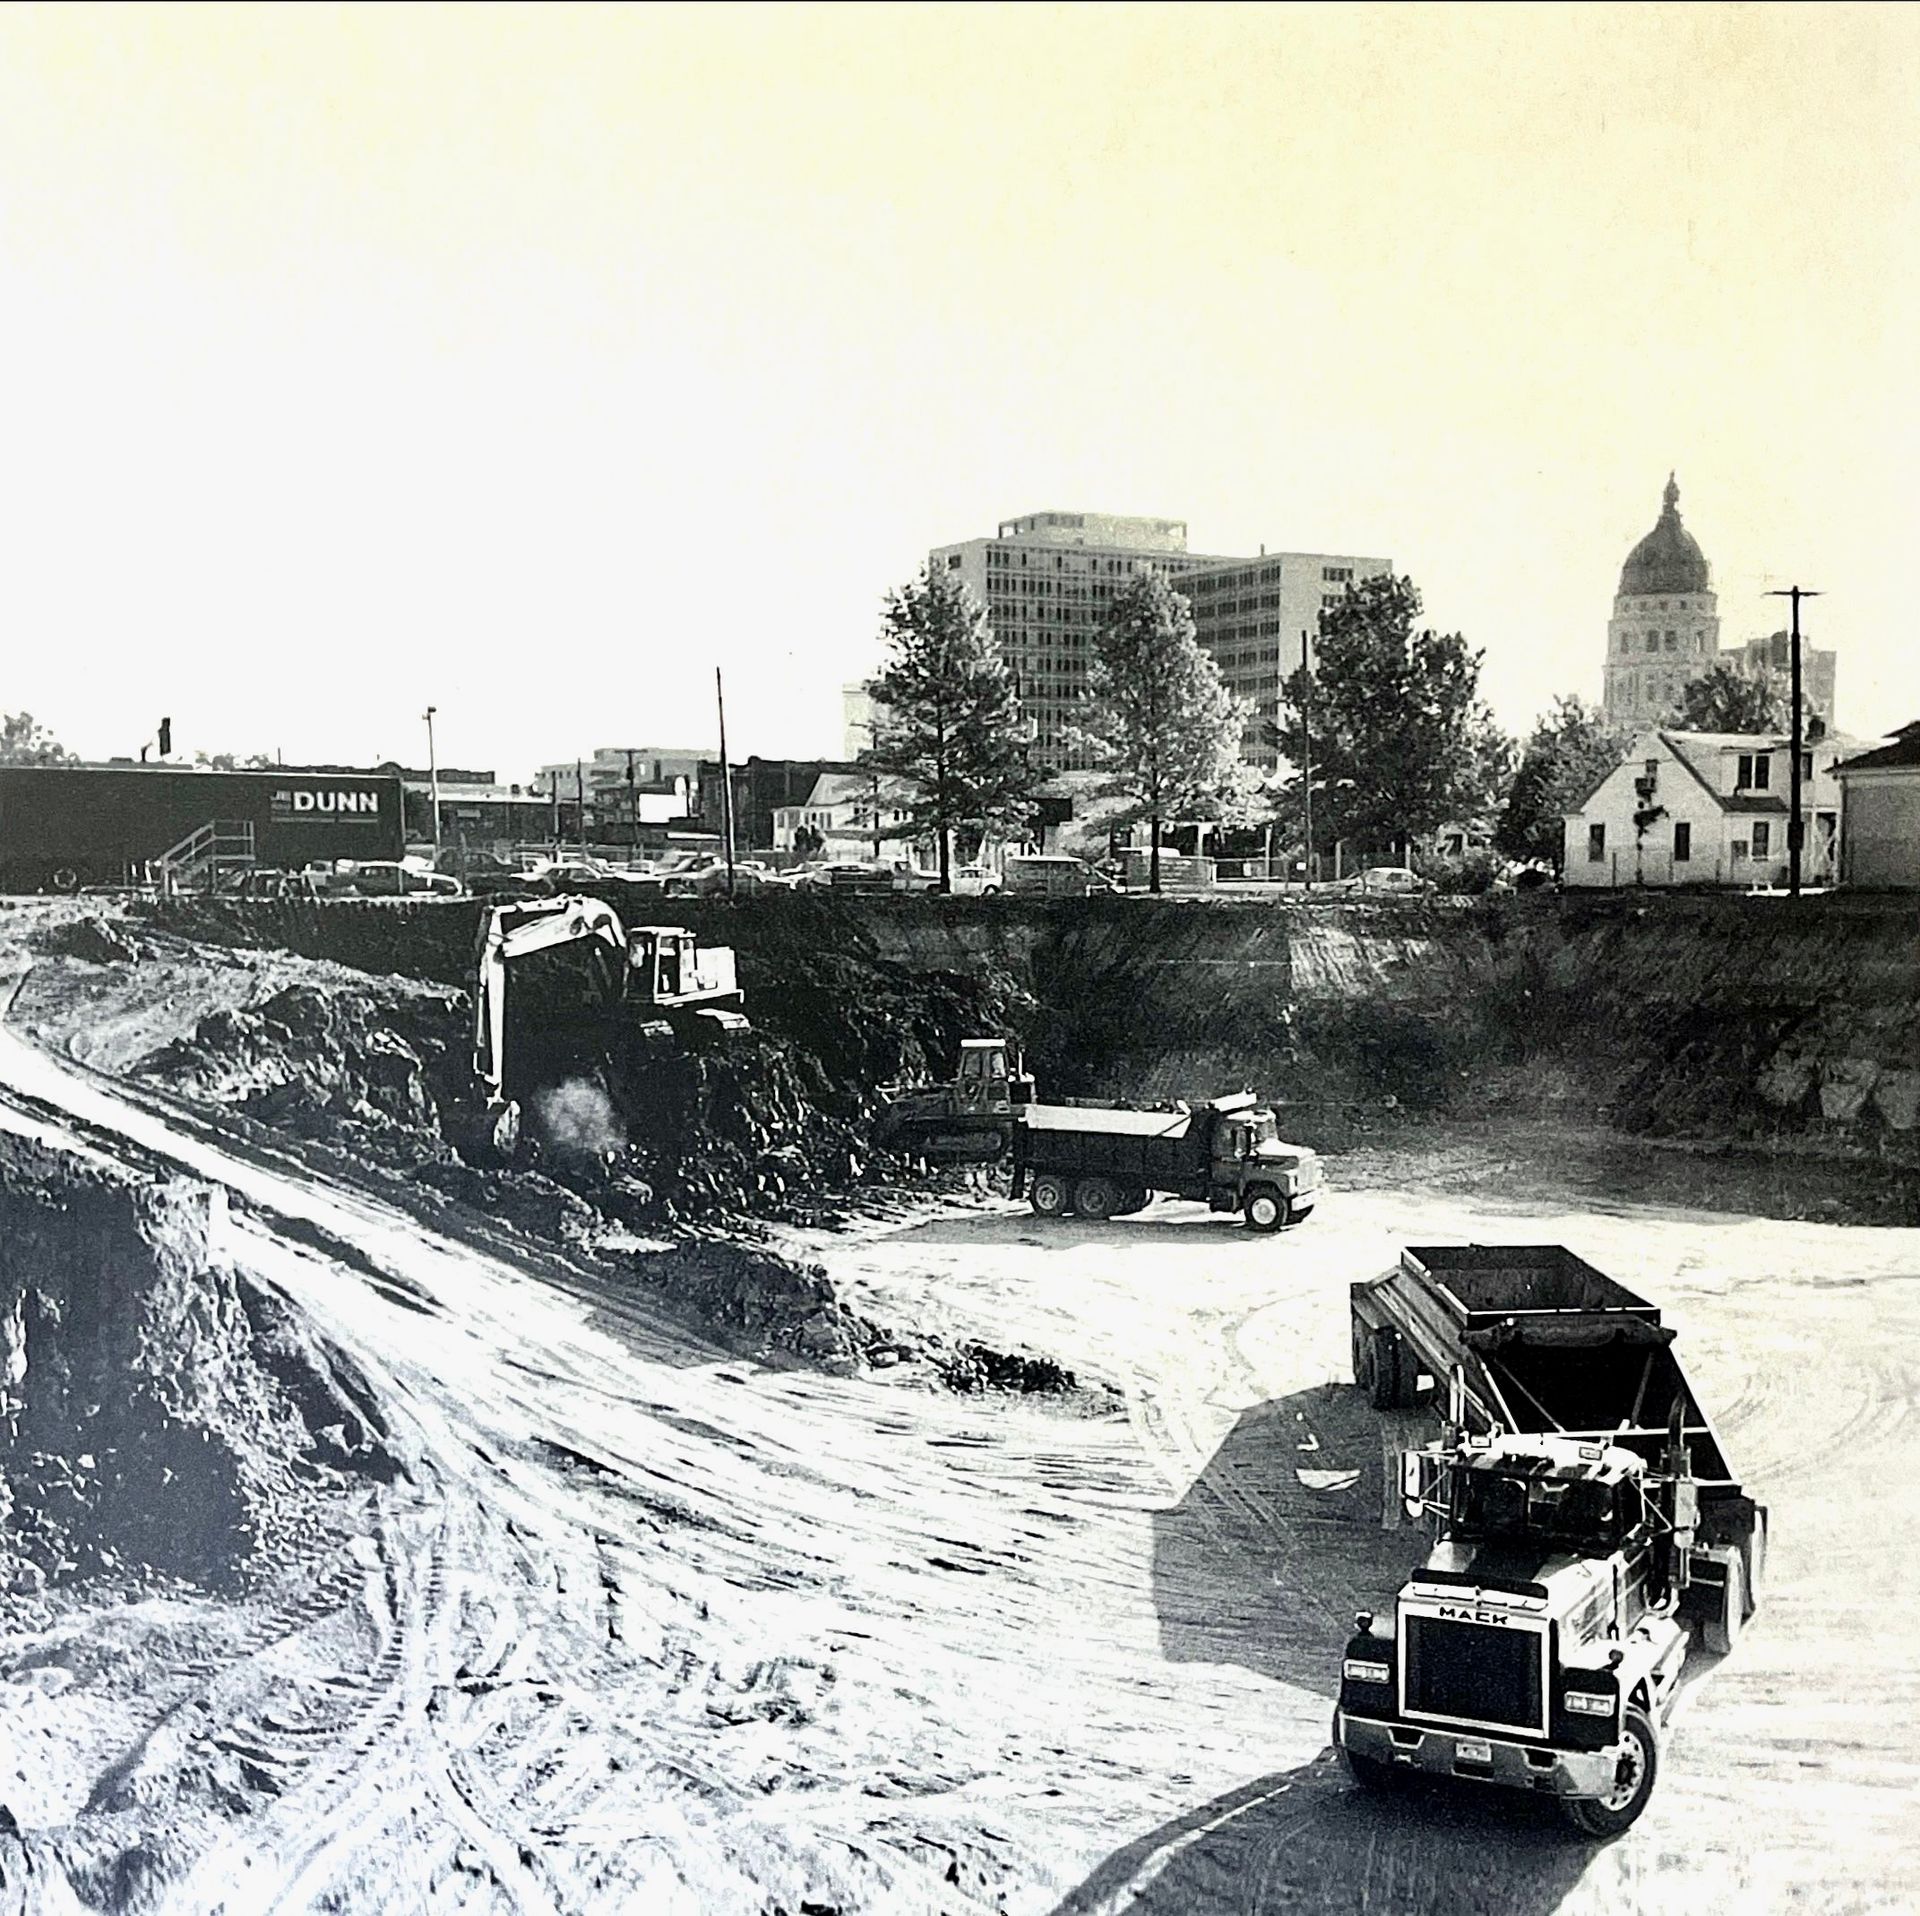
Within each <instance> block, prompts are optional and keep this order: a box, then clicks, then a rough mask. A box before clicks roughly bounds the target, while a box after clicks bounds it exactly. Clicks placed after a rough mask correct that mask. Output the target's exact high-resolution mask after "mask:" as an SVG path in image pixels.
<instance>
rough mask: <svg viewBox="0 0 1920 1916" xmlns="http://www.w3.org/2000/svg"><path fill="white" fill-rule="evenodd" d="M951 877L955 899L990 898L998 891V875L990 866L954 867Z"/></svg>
mask: <svg viewBox="0 0 1920 1916" xmlns="http://www.w3.org/2000/svg"><path fill="white" fill-rule="evenodd" d="M951 876H952V880H953V895H954V897H956V898H991V897H993V896H994V895H995V894H996V893H997V892H998V891H999V889H1000V874H999V873H998V872H997V871H995V870H994V869H993V867H992V866H991V865H956V866H955V867H954V868H953V872H952V874H951Z"/></svg>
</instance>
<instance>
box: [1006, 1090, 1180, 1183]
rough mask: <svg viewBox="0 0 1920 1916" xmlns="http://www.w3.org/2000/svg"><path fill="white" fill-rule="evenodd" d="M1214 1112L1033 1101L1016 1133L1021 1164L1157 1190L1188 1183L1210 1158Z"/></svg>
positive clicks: (1017, 1159) (1017, 1153)
mask: <svg viewBox="0 0 1920 1916" xmlns="http://www.w3.org/2000/svg"><path fill="white" fill-rule="evenodd" d="M1212 1124H1213V1116H1212V1115H1211V1111H1210V1107H1208V1106H1205V1105H1202V1106H1199V1107H1198V1108H1195V1109H1191V1110H1179V1111H1123V1110H1119V1109H1117V1108H1115V1107H1114V1106H1112V1105H1062V1104H1030V1105H1028V1106H1027V1107H1026V1109H1025V1112H1024V1121H1023V1123H1022V1125H1021V1128H1020V1131H1019V1132H1018V1133H1017V1134H1016V1139H1015V1151H1016V1161H1017V1162H1018V1163H1019V1164H1020V1165H1021V1166H1022V1167H1028V1166H1030V1167H1032V1168H1033V1169H1035V1170H1042V1171H1053V1172H1057V1173H1060V1174H1062V1175H1065V1176H1069V1177H1079V1176H1088V1175H1095V1174H1098V1175H1101V1176H1106V1177H1112V1178H1118V1179H1120V1180H1122V1181H1123V1182H1126V1183H1129V1184H1135V1183H1137V1184H1145V1185H1148V1186H1150V1187H1152V1188H1154V1189H1157V1190H1165V1189H1171V1188H1178V1187H1179V1186H1181V1185H1184V1184H1187V1183H1189V1182H1190V1181H1191V1180H1192V1179H1193V1178H1194V1176H1195V1175H1196V1174H1197V1173H1199V1172H1200V1171H1201V1170H1202V1168H1203V1167H1204V1166H1205V1164H1206V1160H1207V1151H1208V1139H1209V1137H1210V1135H1211V1129H1212Z"/></svg>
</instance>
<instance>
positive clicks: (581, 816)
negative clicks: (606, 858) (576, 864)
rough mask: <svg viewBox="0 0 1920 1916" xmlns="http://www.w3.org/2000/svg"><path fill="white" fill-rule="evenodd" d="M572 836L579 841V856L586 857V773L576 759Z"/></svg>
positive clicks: (574, 764)
mask: <svg viewBox="0 0 1920 1916" xmlns="http://www.w3.org/2000/svg"><path fill="white" fill-rule="evenodd" d="M573 835H574V837H576V838H577V839H578V840H579V841H580V856H581V857H582V858H585V857H586V855H587V773H586V768H585V767H584V766H583V765H582V764H581V763H580V761H579V760H578V759H575V760H574V761H573Z"/></svg>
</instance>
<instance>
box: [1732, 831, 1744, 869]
mask: <svg viewBox="0 0 1920 1916" xmlns="http://www.w3.org/2000/svg"><path fill="white" fill-rule="evenodd" d="M1746 855H1747V841H1746V840H1745V839H1744V838H1736V839H1735V840H1734V841H1733V862H1734V863H1735V864H1736V865H1737V864H1739V863H1740V861H1741V860H1742V859H1743V858H1745V857H1746Z"/></svg>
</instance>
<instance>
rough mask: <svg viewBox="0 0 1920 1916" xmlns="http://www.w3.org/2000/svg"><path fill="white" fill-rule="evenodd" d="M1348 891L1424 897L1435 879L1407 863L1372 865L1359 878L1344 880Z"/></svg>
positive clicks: (1387, 895) (1400, 896) (1386, 895)
mask: <svg viewBox="0 0 1920 1916" xmlns="http://www.w3.org/2000/svg"><path fill="white" fill-rule="evenodd" d="M1343 884H1344V888H1345V889H1346V890H1348V891H1358V892H1371V893H1374V894H1376V895H1379V896H1385V897H1389V898H1424V897H1425V896H1426V895H1427V894H1428V893H1429V892H1431V891H1432V890H1433V881H1432V880H1431V879H1428V878H1422V877H1421V876H1420V874H1419V873H1418V872H1416V871H1409V870H1408V869H1407V867H1406V866H1405V865H1370V866H1368V868H1367V869H1366V870H1365V871H1363V872H1362V873H1360V875H1359V876H1358V877H1357V878H1350V879H1347V880H1345V881H1343Z"/></svg>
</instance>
